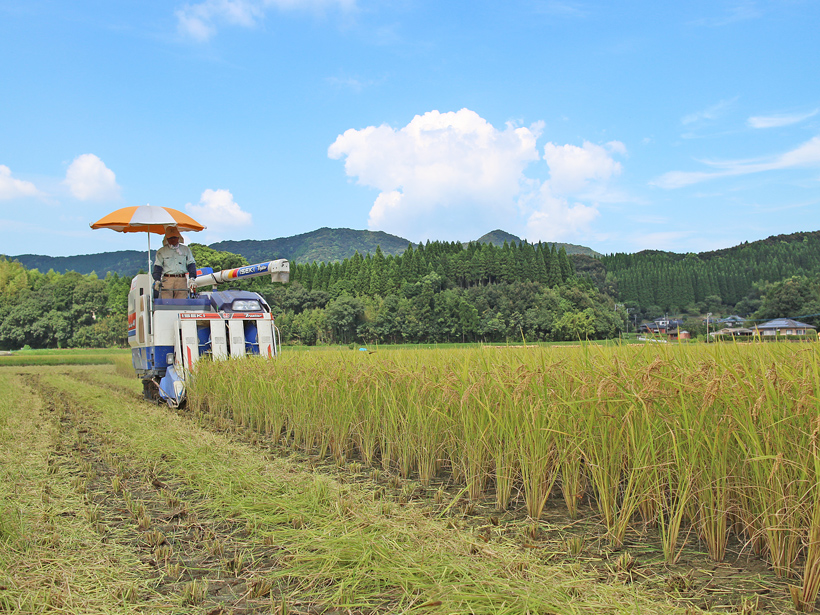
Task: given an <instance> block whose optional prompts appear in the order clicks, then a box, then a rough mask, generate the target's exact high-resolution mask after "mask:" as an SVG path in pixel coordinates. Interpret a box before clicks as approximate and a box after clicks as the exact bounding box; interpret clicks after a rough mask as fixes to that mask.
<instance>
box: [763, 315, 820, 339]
mask: <svg viewBox="0 0 820 615" xmlns="http://www.w3.org/2000/svg"><path fill="white" fill-rule="evenodd" d="M816 328H817V327H815V326H814V325H807V324H806V323H804V322H800V321H797V320H792V319H791V318H775V319H774V320H770V321H769V322H764V323H763V324H762V325H755V335H764V336H766V335H806V332H808V331H813V330H814V329H816Z"/></svg>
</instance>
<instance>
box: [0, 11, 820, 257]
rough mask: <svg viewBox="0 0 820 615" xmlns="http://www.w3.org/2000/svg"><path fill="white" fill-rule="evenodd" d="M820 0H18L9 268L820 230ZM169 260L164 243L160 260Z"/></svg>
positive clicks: (0, 133) (12, 65)
mask: <svg viewBox="0 0 820 615" xmlns="http://www.w3.org/2000/svg"><path fill="white" fill-rule="evenodd" d="M819 26H820V3H819V2H817V1H808V0H806V1H797V0H795V1H771V2H768V1H762V0H761V1H756V2H752V1H740V2H736V1H733V2H725V1H722V0H713V1H710V2H686V3H674V4H673V3H659V2H618V3H610V2H563V1H552V0H530V1H523V0H508V1H507V2H487V1H482V0H475V1H472V2H462V1H452V2H428V1H426V0H387V1H383V2H375V1H370V0H202V1H196V0H193V1H191V2H188V3H185V2H178V3H175V2H173V1H171V2H167V1H166V2H144V1H139V2H138V1H136V0H121V1H118V2H102V1H83V0H78V1H73V2H67V1H62V2H58V1H54V0H26V1H9V0H0V66H2V68H0V92H2V95H1V96H0V253H5V254H11V255H14V254H23V253H36V254H48V255H53V256H59V255H71V254H86V253H94V252H102V251H109V250H119V249H143V248H144V246H145V245H146V239H145V236H144V235H141V234H135V235H122V234H119V233H114V232H111V231H105V230H103V231H91V230H90V229H89V228H88V225H89V223H90V222H93V221H94V220H97V219H98V218H100V217H102V216H103V215H105V214H106V213H108V212H109V211H112V210H113V209H116V208H119V207H124V206H128V205H144V204H146V203H150V204H151V205H164V206H169V207H174V208H177V209H180V210H183V211H186V212H187V213H189V214H191V215H193V216H194V217H195V218H197V219H199V220H200V221H202V222H203V223H205V224H207V226H208V229H207V230H206V231H203V232H202V233H199V234H197V235H194V236H189V238H188V241H189V242H190V241H198V242H202V243H212V242H214V241H219V240H223V239H271V238H275V237H284V236H290V235H295V234H298V233H304V232H308V231H311V230H314V229H316V228H319V227H323V226H329V227H347V228H355V229H365V228H370V229H372V230H383V231H386V232H389V233H393V234H396V235H399V236H401V237H405V238H407V239H409V240H412V241H419V240H427V239H430V240H436V239H439V240H448V241H449V240H462V241H464V240H470V239H475V238H477V237H479V236H480V235H482V234H483V233H485V232H487V231H490V230H492V229H495V228H501V229H504V230H506V231H509V232H511V233H514V234H516V235H518V236H520V237H524V238H527V239H529V240H531V241H538V240H543V241H564V242H571V243H577V244H582V245H587V246H590V247H592V248H594V249H596V250H598V251H600V252H606V253H610V252H636V251H638V250H642V249H664V250H672V251H676V252H689V251H695V252H697V251H702V250H709V249H716V248H723V247H729V246H732V245H736V244H738V243H740V242H742V241H753V240H756V239H761V238H764V237H767V236H769V235H773V234H779V233H792V232H796V231H810V230H820V68H819V67H820V44H818V42H817V31H818V27H819ZM153 241H154V243H155V245H156V243H157V239H154V240H153Z"/></svg>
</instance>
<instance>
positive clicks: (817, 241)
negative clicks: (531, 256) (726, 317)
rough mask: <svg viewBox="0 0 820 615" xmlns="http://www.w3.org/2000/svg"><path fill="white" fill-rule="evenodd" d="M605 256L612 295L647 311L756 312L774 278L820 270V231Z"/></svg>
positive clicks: (809, 274) (650, 313)
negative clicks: (697, 249)
mask: <svg viewBox="0 0 820 615" xmlns="http://www.w3.org/2000/svg"><path fill="white" fill-rule="evenodd" d="M600 261H601V264H602V265H603V266H604V268H605V270H606V280H607V284H608V285H609V287H610V289H611V291H612V295H613V296H615V297H617V298H618V300H619V301H620V302H623V303H626V304H627V305H628V306H630V307H631V308H633V309H636V310H638V311H640V312H641V313H642V314H643V315H644V316H646V317H650V316H653V315H661V314H663V313H670V314H672V313H674V314H679V313H689V314H705V313H707V312H713V313H737V314H739V315H741V316H753V315H754V314H755V313H756V312H757V311H758V310H759V309H760V308H761V306H762V304H763V298H764V296H765V294H766V292H767V289H768V288H769V287H770V286H772V285H773V284H776V283H779V282H782V281H784V280H787V279H790V278H792V277H798V278H805V279H807V280H810V279H813V278H815V277H817V276H818V274H820V232H811V233H795V234H792V235H780V236H776V237H770V238H769V239H767V240H763V241H756V242H753V243H748V242H745V243H743V244H740V245H738V246H735V247H733V248H727V249H725V250H718V251H714V252H702V253H700V254H694V253H689V254H675V253H672V252H659V251H644V252H638V253H636V254H612V255H607V256H604V257H602V258H601V259H600ZM798 311H800V310H798ZM785 315H786V314H784V316H785ZM789 315H792V314H789Z"/></svg>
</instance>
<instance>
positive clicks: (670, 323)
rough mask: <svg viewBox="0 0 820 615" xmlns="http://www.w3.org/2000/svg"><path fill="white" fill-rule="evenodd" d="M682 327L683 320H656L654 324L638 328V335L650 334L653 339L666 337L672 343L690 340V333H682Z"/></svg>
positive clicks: (646, 323) (645, 324)
mask: <svg viewBox="0 0 820 615" xmlns="http://www.w3.org/2000/svg"><path fill="white" fill-rule="evenodd" d="M682 326H683V321H682V320H676V319H670V318H656V319H655V320H654V321H653V322H645V323H642V324H641V326H640V327H638V333H643V334H648V335H651V336H653V337H661V336H665V337H666V338H667V339H669V340H670V341H675V340H678V339H682V340H688V339H690V338H691V335H690V334H689V331H682V330H681V327H682Z"/></svg>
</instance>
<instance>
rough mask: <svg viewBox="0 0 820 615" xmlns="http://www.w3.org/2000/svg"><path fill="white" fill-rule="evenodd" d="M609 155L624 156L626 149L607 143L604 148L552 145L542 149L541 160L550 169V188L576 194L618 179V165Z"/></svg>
mask: <svg viewBox="0 0 820 615" xmlns="http://www.w3.org/2000/svg"><path fill="white" fill-rule="evenodd" d="M612 154H626V146H625V145H624V144H623V143H621V142H620V141H610V142H609V143H607V144H606V145H604V146H601V145H595V144H594V143H590V142H589V141H584V145H583V146H582V147H578V146H577V145H555V144H554V143H547V145H546V146H545V147H544V160H546V161H547V164H548V165H549V168H550V182H549V183H550V188H551V190H552V191H553V192H556V193H560V194H571V193H577V192H580V191H582V190H584V189H585V188H586V187H587V186H588V185H589V183H590V182H592V181H604V182H605V181H608V180H609V179H610V178H611V177H613V176H614V175H620V173H621V163H620V162H616V161H615V160H613V158H612Z"/></svg>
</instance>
